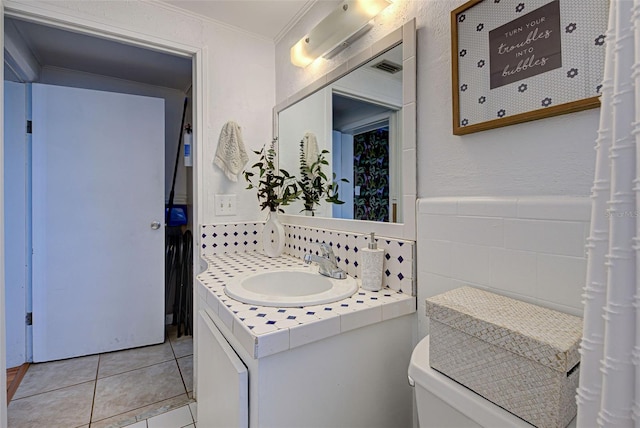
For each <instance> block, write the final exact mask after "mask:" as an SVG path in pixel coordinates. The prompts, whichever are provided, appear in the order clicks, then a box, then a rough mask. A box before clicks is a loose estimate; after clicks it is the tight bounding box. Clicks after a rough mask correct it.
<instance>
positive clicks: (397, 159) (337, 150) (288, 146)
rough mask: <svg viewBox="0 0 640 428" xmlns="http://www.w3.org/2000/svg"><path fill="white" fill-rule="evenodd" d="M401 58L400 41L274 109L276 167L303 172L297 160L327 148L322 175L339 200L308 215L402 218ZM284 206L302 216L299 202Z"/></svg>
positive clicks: (326, 204)
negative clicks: (332, 184) (332, 183)
mask: <svg viewBox="0 0 640 428" xmlns="http://www.w3.org/2000/svg"><path fill="white" fill-rule="evenodd" d="M401 64H402V45H398V46H396V47H394V48H392V49H390V50H389V51H387V52H385V53H383V54H381V55H380V56H378V57H376V58H374V59H372V60H371V61H369V62H368V63H366V64H364V65H362V66H361V67H359V68H357V69H355V70H353V71H351V72H350V73H348V74H346V75H345V76H343V77H342V78H340V79H338V80H337V81H335V82H333V83H331V84H329V85H328V86H326V87H324V88H322V89H320V90H318V91H317V92H314V93H313V94H311V95H310V96H308V97H306V98H303V99H302V100H300V101H298V102H297V103H295V104H293V105H291V106H289V107H288V108H286V109H284V110H282V111H280V112H279V114H278V137H279V161H280V168H283V169H285V170H287V171H288V172H289V173H291V174H295V175H296V176H300V175H302V174H301V170H300V168H301V160H303V159H304V160H305V161H306V162H307V163H308V162H309V160H310V158H315V157H316V156H317V154H316V153H321V152H322V151H323V150H327V151H328V152H329V153H327V154H326V156H325V159H326V161H327V164H323V165H321V166H322V173H323V174H324V175H326V177H327V178H328V179H329V181H331V178H332V176H333V174H335V181H336V183H337V184H338V186H339V187H338V195H339V199H340V200H342V201H344V204H332V203H328V202H326V201H324V199H326V198H322V199H323V200H322V202H321V203H320V204H319V205H317V206H316V207H315V209H314V211H313V213H309V212H308V211H307V212H306V214H307V215H310V214H313V215H316V216H323V217H334V218H343V219H354V220H370V221H381V222H394V223H402V218H403V216H402V208H403V207H402V205H401V201H402V165H401V159H402V135H401V134H402V126H401V125H400V124H401V123H402V65H401ZM314 137H315V141H316V142H317V147H316V146H315V145H313V144H312V145H310V144H309V141H310V140H312V141H313V140H314ZM303 140H304V141H303ZM301 143H302V144H301ZM302 148H304V150H302ZM316 150H317V152H316ZM303 164H304V163H303ZM342 178H344V179H347V180H348V182H343V181H340V179H342ZM285 211H286V212H287V213H288V214H305V209H304V205H303V203H302V202H296V203H294V204H292V205H290V206H288V207H285Z"/></svg>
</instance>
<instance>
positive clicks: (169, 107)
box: [38, 67, 193, 204]
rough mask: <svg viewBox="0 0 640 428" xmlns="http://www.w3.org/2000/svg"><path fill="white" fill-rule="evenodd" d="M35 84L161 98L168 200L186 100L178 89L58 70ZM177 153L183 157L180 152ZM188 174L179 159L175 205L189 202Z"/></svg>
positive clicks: (44, 71) (50, 70) (50, 69)
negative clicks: (163, 110) (163, 112)
mask: <svg viewBox="0 0 640 428" xmlns="http://www.w3.org/2000/svg"><path fill="white" fill-rule="evenodd" d="M38 82H39V83H45V84H49V85H59V86H69V87H73V88H84V89H95V90H99V91H108V92H119V93H123V94H130V95H143V96H147V97H155V98H162V99H163V100H164V106H165V115H164V128H165V129H164V134H165V141H163V142H162V143H164V150H165V156H164V158H165V177H164V181H165V199H166V200H168V199H169V192H171V181H172V179H173V168H174V166H175V160H176V151H177V148H178V136H179V135H180V134H179V130H180V120H181V119H182V108H183V104H184V98H185V97H186V95H185V93H184V92H182V91H179V90H177V89H171V88H163V87H160V86H153V85H145V84H143V83H139V82H133V81H129V80H123V79H116V78H112V77H107V76H100V75H97V74H92V73H84V72H81V71H75V70H68V69H64V68H57V67H43V68H42V71H41V73H40V79H39V80H38ZM192 107H193V100H192V99H190V100H189V106H188V107H187V108H188V109H191V108H192ZM159 147H160V146H159ZM180 153H181V155H182V151H181V152H180ZM132 167H135V165H132ZM187 172H188V173H189V174H191V169H188V170H187V168H185V166H184V162H183V161H182V159H181V160H180V162H179V164H178V174H177V176H176V187H175V198H174V202H175V203H179V204H186V203H187V202H188V201H189V199H188V193H187V177H186V174H187Z"/></svg>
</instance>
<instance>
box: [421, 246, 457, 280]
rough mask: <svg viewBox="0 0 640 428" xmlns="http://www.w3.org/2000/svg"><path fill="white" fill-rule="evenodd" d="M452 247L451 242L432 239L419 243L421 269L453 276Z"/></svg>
mask: <svg viewBox="0 0 640 428" xmlns="http://www.w3.org/2000/svg"><path fill="white" fill-rule="evenodd" d="M451 246H452V243H451V241H436V240H432V239H424V240H421V241H418V255H419V257H420V261H421V262H420V269H422V270H424V271H425V272H431V273H436V274H438V275H444V276H451V275H452V274H453V266H452V263H451Z"/></svg>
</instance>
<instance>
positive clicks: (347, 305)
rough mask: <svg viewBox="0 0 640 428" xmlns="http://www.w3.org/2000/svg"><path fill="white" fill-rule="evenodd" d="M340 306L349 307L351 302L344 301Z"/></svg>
mask: <svg viewBox="0 0 640 428" xmlns="http://www.w3.org/2000/svg"><path fill="white" fill-rule="evenodd" d="M340 306H342V307H343V308H347V307H349V304H348V303H342V304H341V305H340Z"/></svg>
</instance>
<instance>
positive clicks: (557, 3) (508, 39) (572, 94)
mask: <svg viewBox="0 0 640 428" xmlns="http://www.w3.org/2000/svg"><path fill="white" fill-rule="evenodd" d="M608 13H609V1H608V0H594V1H588V2H585V1H583V0H582V1H581V0H471V1H469V2H467V3H465V4H463V5H462V6H460V7H459V8H457V9H455V10H454V11H452V12H451V32H452V37H451V57H452V82H453V85H452V93H453V133H454V134H455V135H463V134H469V133H472V132H478V131H484V130H487V129H492V128H498V127H501V126H506V125H512V124H515V123H520V122H526V121H530V120H536V119H541V118H544V117H550V116H556V115H560V114H565V113H572V112H576V111H580V110H586V109H589V108H593V107H598V106H599V105H600V101H599V95H600V91H601V89H602V77H603V72H604V57H605V33H606V30H607V21H608Z"/></svg>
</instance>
